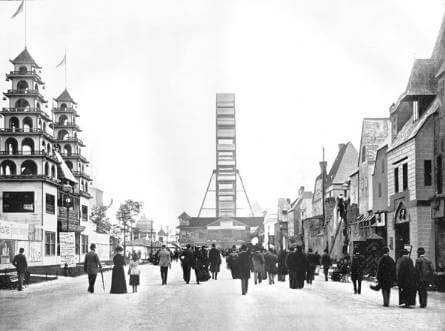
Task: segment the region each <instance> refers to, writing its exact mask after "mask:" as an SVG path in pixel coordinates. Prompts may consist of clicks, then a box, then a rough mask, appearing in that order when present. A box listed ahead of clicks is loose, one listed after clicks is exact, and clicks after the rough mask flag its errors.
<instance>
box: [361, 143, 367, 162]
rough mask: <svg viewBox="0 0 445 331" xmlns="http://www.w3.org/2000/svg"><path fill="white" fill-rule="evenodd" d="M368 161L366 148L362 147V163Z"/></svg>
mask: <svg viewBox="0 0 445 331" xmlns="http://www.w3.org/2000/svg"><path fill="white" fill-rule="evenodd" d="M365 161H366V146H363V147H362V162H365Z"/></svg>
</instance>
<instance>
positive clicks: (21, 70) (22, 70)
mask: <svg viewBox="0 0 445 331" xmlns="http://www.w3.org/2000/svg"><path fill="white" fill-rule="evenodd" d="M27 71H28V69H26V67H25V66H21V67H20V68H19V73H20V74H21V75H24V74H26V72H27Z"/></svg>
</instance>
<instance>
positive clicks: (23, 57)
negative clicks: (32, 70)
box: [10, 47, 41, 69]
mask: <svg viewBox="0 0 445 331" xmlns="http://www.w3.org/2000/svg"><path fill="white" fill-rule="evenodd" d="M10 61H11V63H13V64H32V65H33V66H35V67H36V68H39V69H40V68H41V67H39V65H38V64H37V63H36V61H34V59H33V58H32V56H31V54H29V52H28V50H27V48H26V47H25V49H24V50H23V51H22V52H21V53H20V54H19V55H17V57H16V58H15V59H14V60H10Z"/></svg>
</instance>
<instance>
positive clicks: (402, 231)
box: [395, 222, 409, 258]
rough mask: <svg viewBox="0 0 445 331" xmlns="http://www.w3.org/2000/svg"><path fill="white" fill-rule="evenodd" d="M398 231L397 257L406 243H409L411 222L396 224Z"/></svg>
mask: <svg viewBox="0 0 445 331" xmlns="http://www.w3.org/2000/svg"><path fill="white" fill-rule="evenodd" d="M395 230H396V231H395V232H396V258H399V256H400V255H401V251H402V249H403V248H404V247H405V245H409V222H405V223H399V224H396V226H395Z"/></svg>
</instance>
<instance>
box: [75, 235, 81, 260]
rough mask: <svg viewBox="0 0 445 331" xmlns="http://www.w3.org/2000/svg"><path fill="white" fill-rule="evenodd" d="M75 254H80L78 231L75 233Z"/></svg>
mask: <svg viewBox="0 0 445 331" xmlns="http://www.w3.org/2000/svg"><path fill="white" fill-rule="evenodd" d="M75 242H76V255H80V233H79V232H76V233H75Z"/></svg>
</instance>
